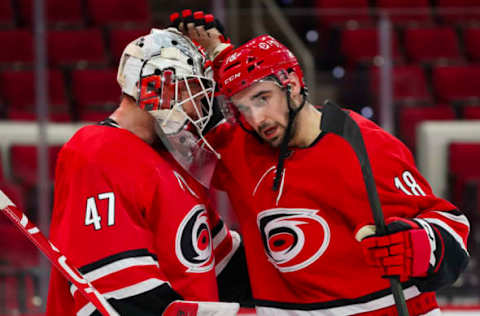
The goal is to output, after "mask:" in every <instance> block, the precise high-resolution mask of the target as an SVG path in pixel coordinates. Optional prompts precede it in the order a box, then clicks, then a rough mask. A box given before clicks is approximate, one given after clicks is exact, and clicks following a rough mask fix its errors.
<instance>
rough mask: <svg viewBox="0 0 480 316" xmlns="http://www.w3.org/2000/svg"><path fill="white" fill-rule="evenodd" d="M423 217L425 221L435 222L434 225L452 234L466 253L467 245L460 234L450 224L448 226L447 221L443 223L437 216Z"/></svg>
mask: <svg viewBox="0 0 480 316" xmlns="http://www.w3.org/2000/svg"><path fill="white" fill-rule="evenodd" d="M423 219H424V220H425V221H427V222H428V223H431V224H436V225H438V226H440V227H442V228H443V229H445V230H446V231H447V232H448V233H449V234H450V235H452V237H453V238H454V239H455V240H456V241H457V242H458V243H459V244H460V246H461V247H462V249H463V250H464V251H465V252H466V253H467V254H468V250H467V247H466V246H465V244H464V243H463V239H462V237H460V235H459V234H458V233H457V232H456V231H455V230H453V229H452V228H451V227H450V226H448V224H447V223H445V222H444V221H442V220H440V219H438V218H423Z"/></svg>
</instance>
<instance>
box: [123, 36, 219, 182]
mask: <svg viewBox="0 0 480 316" xmlns="http://www.w3.org/2000/svg"><path fill="white" fill-rule="evenodd" d="M205 61H206V58H205V56H204V55H203V54H202V53H201V52H200V51H199V50H198V48H197V47H196V46H195V44H194V43H193V42H192V41H191V40H190V39H188V38H186V37H185V36H183V35H182V34H181V33H180V32H178V31H177V30H176V29H173V28H169V29H165V30H160V29H152V31H151V32H150V34H148V35H145V36H142V37H140V38H138V39H136V40H134V41H133V42H131V43H130V44H128V45H127V47H126V48H125V50H124V51H123V54H122V57H121V59H120V66H119V68H118V73H117V81H118V83H119V84H120V87H121V88H122V92H123V93H125V94H127V95H129V96H131V97H132V98H134V99H135V100H136V103H137V105H138V106H139V107H140V108H142V109H144V110H146V111H148V112H149V113H150V114H152V116H153V117H154V118H155V120H156V124H155V129H156V132H157V135H158V136H159V138H160V139H161V140H162V142H163V143H164V145H165V147H166V148H167V149H168V150H169V151H170V152H171V153H172V155H173V156H174V158H175V159H176V160H177V162H179V163H180V164H181V165H182V167H184V168H185V169H186V170H187V171H189V172H190V173H191V174H192V175H193V176H194V177H195V178H196V179H197V180H198V181H200V182H201V183H202V184H204V185H208V182H209V179H205V177H204V175H203V174H202V173H203V171H202V170H203V169H205V168H203V167H202V166H209V165H210V163H209V161H216V158H217V157H218V156H219V155H218V154H217V153H216V152H215V150H214V149H213V148H212V147H211V146H210V144H208V142H207V141H206V140H205V138H204V137H203V133H204V130H205V127H206V126H207V123H208V121H209V120H210V118H211V116H212V113H213V108H212V107H213V98H214V89H215V82H214V80H213V79H212V76H211V75H210V76H209V75H208V74H207V73H206V71H205V68H204V65H205ZM212 156H213V157H212ZM213 167H214V165H213ZM213 167H212V168H213ZM207 169H208V168H207ZM198 173H200V174H198ZM207 178H208V177H207Z"/></svg>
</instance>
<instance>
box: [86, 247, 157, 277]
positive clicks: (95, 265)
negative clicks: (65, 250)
mask: <svg viewBox="0 0 480 316" xmlns="http://www.w3.org/2000/svg"><path fill="white" fill-rule="evenodd" d="M145 256H149V257H152V258H153V259H154V260H155V261H158V259H157V256H156V255H154V254H153V253H151V252H149V251H148V250H147V249H133V250H127V251H124V252H119V253H116V254H114V255H111V256H109V257H106V258H102V259H100V260H98V261H95V262H92V263H90V264H87V265H84V266H82V267H81V268H79V269H78V270H79V271H80V272H81V273H82V274H86V273H89V272H91V271H93V270H96V269H99V268H101V267H103V266H105V265H107V264H110V263H112V262H115V261H118V260H122V259H126V258H136V257H145Z"/></svg>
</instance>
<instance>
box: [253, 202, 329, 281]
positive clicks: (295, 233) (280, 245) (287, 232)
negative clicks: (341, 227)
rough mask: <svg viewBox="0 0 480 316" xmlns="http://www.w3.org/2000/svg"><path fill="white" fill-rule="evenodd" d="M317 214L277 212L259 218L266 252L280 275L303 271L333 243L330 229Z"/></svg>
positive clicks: (269, 211) (313, 212)
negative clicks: (281, 273)
mask: <svg viewBox="0 0 480 316" xmlns="http://www.w3.org/2000/svg"><path fill="white" fill-rule="evenodd" d="M317 212H318V211H317V210H310V209H296V208H295V209H286V208H277V209H270V210H266V211H263V212H261V213H259V214H258V215H257V224H258V228H259V230H260V233H261V235H262V240H263V245H264V248H265V252H266V253H267V255H268V258H269V260H270V262H272V263H273V264H274V265H275V267H276V268H277V269H278V270H279V271H281V272H292V271H297V270H300V269H303V268H305V267H307V266H309V265H310V264H312V263H313V262H314V261H315V260H317V259H318V258H319V257H320V256H321V255H322V254H323V253H324V252H325V250H326V249H327V247H328V245H329V243H330V228H329V226H328V224H327V222H326V221H325V219H323V218H322V217H321V216H319V215H318V214H317Z"/></svg>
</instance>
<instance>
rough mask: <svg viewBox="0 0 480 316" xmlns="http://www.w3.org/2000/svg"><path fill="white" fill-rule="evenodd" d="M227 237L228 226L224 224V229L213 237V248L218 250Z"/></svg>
mask: <svg viewBox="0 0 480 316" xmlns="http://www.w3.org/2000/svg"><path fill="white" fill-rule="evenodd" d="M225 237H227V225H225V223H222V229H220V231H219V232H218V233H217V234H216V235H215V236H214V237H213V248H214V249H216V248H217V247H218V245H220V244H221V243H222V241H223V240H224V239H225Z"/></svg>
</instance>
